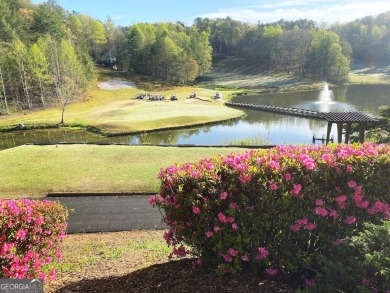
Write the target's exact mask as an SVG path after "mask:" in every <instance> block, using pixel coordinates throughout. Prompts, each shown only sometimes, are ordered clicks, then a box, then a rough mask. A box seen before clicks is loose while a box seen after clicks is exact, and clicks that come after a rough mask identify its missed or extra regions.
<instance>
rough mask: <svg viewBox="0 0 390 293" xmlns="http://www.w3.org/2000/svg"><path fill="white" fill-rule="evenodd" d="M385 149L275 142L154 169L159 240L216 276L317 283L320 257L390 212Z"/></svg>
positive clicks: (389, 151)
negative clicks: (260, 275) (245, 274)
mask: <svg viewBox="0 0 390 293" xmlns="http://www.w3.org/2000/svg"><path fill="white" fill-rule="evenodd" d="M389 154H390V148H389V147H388V146H384V145H375V144H363V145H358V144H356V145H332V146H307V147H303V146H278V147H276V148H273V149H270V150H257V151H254V150H253V151H249V152H245V153H242V154H231V155H228V156H219V157H216V158H213V159H203V160H201V161H199V162H197V163H187V164H182V165H178V164H176V165H174V166H171V167H168V168H165V169H162V170H161V172H160V174H159V178H160V180H161V191H160V194H158V195H156V196H153V197H152V198H151V199H150V203H151V204H153V205H154V206H157V207H158V208H160V209H162V210H164V212H165V216H164V217H163V220H164V221H165V223H167V224H168V225H169V226H170V230H169V231H168V232H166V234H165V235H164V238H165V239H166V241H167V243H168V244H169V245H172V246H173V251H172V254H171V256H173V255H176V256H180V257H183V256H186V255H188V254H190V255H192V256H194V257H197V258H199V259H198V261H197V262H198V263H202V264H204V265H206V266H209V267H214V268H216V269H217V272H218V273H219V274H223V273H227V272H230V273H237V272H241V271H243V270H251V271H254V272H264V273H267V274H268V275H269V276H271V277H272V276H274V275H275V274H277V273H278V272H280V271H283V272H286V273H290V274H293V275H294V274H296V275H297V276H299V275H301V276H302V277H303V278H305V279H306V280H305V283H306V285H307V286H308V287H311V286H313V285H314V284H315V281H314V277H315V274H316V271H318V270H319V269H320V265H321V263H320V261H319V256H321V255H329V254H330V253H331V252H332V251H333V249H334V244H333V243H335V242H339V241H340V239H345V238H347V237H353V236H356V235H358V233H359V232H360V231H362V230H363V227H364V223H366V222H368V223H374V224H377V223H380V221H381V220H382V219H383V218H389V210H390V207H389V203H388V200H389V194H390V184H389V183H388V182H387V181H386V180H384V178H390V156H389Z"/></svg>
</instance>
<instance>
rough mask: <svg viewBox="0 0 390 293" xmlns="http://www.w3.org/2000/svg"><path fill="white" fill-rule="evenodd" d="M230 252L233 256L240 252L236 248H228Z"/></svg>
mask: <svg viewBox="0 0 390 293" xmlns="http://www.w3.org/2000/svg"><path fill="white" fill-rule="evenodd" d="M228 253H229V254H230V255H231V256H236V255H237V254H238V250H235V249H234V248H229V249H228Z"/></svg>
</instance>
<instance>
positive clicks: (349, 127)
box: [345, 122, 351, 143]
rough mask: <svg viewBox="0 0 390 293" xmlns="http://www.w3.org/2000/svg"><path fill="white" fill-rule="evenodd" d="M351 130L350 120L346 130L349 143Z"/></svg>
mask: <svg viewBox="0 0 390 293" xmlns="http://www.w3.org/2000/svg"><path fill="white" fill-rule="evenodd" d="M350 132H351V123H350V122H348V123H347V129H346V132H345V143H348V141H349V133H350Z"/></svg>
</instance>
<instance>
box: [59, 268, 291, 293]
mask: <svg viewBox="0 0 390 293" xmlns="http://www.w3.org/2000/svg"><path fill="white" fill-rule="evenodd" d="M296 286H297V284H296V283H294V282H286V281H285V280H283V282H281V281H279V282H278V281H272V280H262V279H261V278H260V277H256V276H254V275H253V274H242V275H239V276H233V275H227V276H224V277H220V278H219V277H217V276H216V275H215V272H214V271H213V270H206V269H200V268H196V269H192V261H191V260H179V261H171V262H167V263H163V264H157V265H153V266H150V267H148V268H145V269H140V270H137V271H135V272H132V273H129V274H127V275H124V276H115V277H104V278H100V279H88V280H81V281H78V282H74V283H70V284H67V285H65V286H64V287H62V288H60V289H58V290H56V292H110V293H114V292H137V293H141V292H142V293H149V292H150V293H152V292H153V293H155V292H170V293H176V292H202V293H203V292H246V293H252V292H265V293H268V292H286V293H287V292H288V293H289V292H294V291H295V289H296V288H297V287H296ZM294 288H295V289H294Z"/></svg>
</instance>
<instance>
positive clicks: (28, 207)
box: [0, 199, 68, 279]
mask: <svg viewBox="0 0 390 293" xmlns="http://www.w3.org/2000/svg"><path fill="white" fill-rule="evenodd" d="M67 216H68V212H67V210H66V209H65V208H64V207H62V206H61V205H60V204H59V203H58V202H52V201H34V200H27V199H20V200H4V199H0V232H1V233H0V235H1V236H0V267H1V269H0V278H14V279H21V278H42V279H45V278H54V277H55V271H54V270H51V271H50V272H48V273H47V272H45V267H47V265H48V264H50V263H51V262H52V261H53V259H55V258H56V259H60V258H61V257H62V255H61V243H62V239H63V237H64V236H65V230H66V226H67V224H66V220H67Z"/></svg>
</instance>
